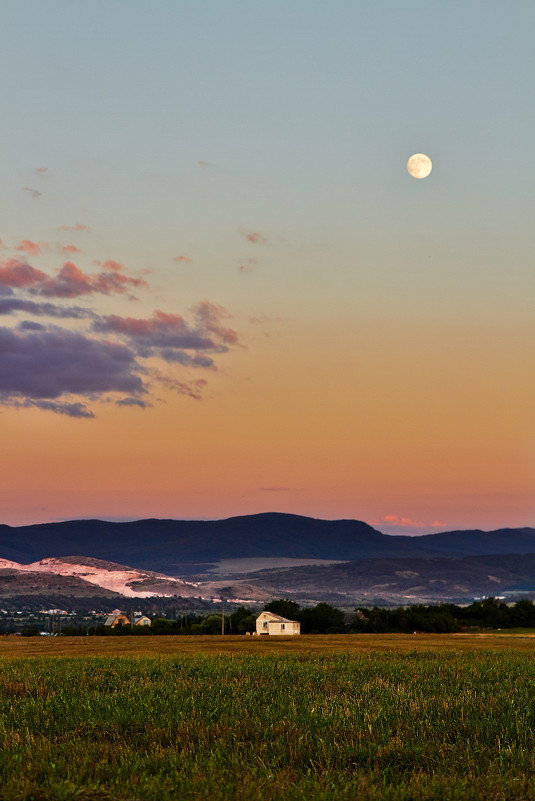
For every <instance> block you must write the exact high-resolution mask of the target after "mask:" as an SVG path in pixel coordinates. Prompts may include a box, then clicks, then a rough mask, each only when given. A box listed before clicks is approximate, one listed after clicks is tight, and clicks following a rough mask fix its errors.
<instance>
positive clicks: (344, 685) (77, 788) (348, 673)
mask: <svg viewBox="0 0 535 801" xmlns="http://www.w3.org/2000/svg"><path fill="white" fill-rule="evenodd" d="M133 639H134V638H133ZM160 639H165V638H160ZM531 642H533V641H531ZM534 687H535V661H534V659H533V656H532V649H531V648H530V650H528V651H518V650H511V649H502V650H499V651H498V650H493V651H487V650H479V651H451V650H446V651H444V650H434V651H431V650H401V651H397V652H394V651H375V650H368V651H361V652H360V653H359V652H355V653H345V654H344V653H338V654H336V653H335V654H333V653H330V654H322V653H317V654H313V653H298V652H296V653H286V654H283V655H277V654H269V653H265V654H264V655H261V654H259V653H256V654H240V653H235V654H214V655H206V654H177V655H152V656H127V655H125V656H119V657H117V656H84V657H64V656H57V657H56V658H53V659H51V658H49V657H33V658H20V657H14V658H13V657H12V658H9V659H3V660H1V661H0V748H1V752H2V757H1V759H0V798H2V799H9V800H12V799H34V800H35V801H39V800H40V799H58V800H59V799H65V800H67V799H77V801H89V799H101V800H102V801H104V799H125V801H126V800H127V799H128V801H134V800H135V799H140V800H141V799H151V801H152V799H154V801H156V799H158V801H159V800H160V799H161V800H162V801H167V800H169V801H170V799H173V800H175V799H181V800H182V799H184V800H185V801H186V800H187V799H214V801H221V800H222V799H238V800H242V799H243V801H246V800H247V801H248V800H249V799H250V800H251V801H252V800H253V799H281V800H282V799H285V800H286V799H290V800H291V799H307V801H319V800H320V799H321V800H322V801H327V799H329V800H330V799H351V800H353V799H389V800H390V801H394V799H395V801H409V800H410V801H413V800H415V799H466V798H471V799H488V801H494V800H496V801H497V800H498V799H503V800H504V801H505V800H506V799H507V800H509V799H511V801H516V800H518V801H520V800H521V799H522V800H523V799H528V798H533V797H535V752H534V736H533V730H534V729H535V702H534V699H533V695H534V694H533V688H534Z"/></svg>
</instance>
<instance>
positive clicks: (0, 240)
mask: <svg viewBox="0 0 535 801" xmlns="http://www.w3.org/2000/svg"><path fill="white" fill-rule="evenodd" d="M0 248H5V245H4V243H3V242H2V239H0Z"/></svg>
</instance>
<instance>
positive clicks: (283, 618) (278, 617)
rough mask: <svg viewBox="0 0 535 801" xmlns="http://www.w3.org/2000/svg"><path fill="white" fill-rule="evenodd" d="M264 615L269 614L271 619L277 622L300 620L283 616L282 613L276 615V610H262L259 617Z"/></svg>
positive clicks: (295, 621)
mask: <svg viewBox="0 0 535 801" xmlns="http://www.w3.org/2000/svg"><path fill="white" fill-rule="evenodd" d="M262 615H266V616H269V619H270V620H274V621H276V622H277V623H297V622H298V621H297V620H290V619H289V618H287V617H282V615H276V614H275V613H274V612H261V614H260V615H259V617H261V616H262Z"/></svg>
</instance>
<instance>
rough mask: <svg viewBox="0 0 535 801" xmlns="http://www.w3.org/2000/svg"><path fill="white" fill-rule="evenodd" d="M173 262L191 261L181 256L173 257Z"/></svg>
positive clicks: (187, 257)
mask: <svg viewBox="0 0 535 801" xmlns="http://www.w3.org/2000/svg"><path fill="white" fill-rule="evenodd" d="M173 261H176V262H179V261H191V259H190V258H189V256H184V255H182V256H175V258H174V259H173Z"/></svg>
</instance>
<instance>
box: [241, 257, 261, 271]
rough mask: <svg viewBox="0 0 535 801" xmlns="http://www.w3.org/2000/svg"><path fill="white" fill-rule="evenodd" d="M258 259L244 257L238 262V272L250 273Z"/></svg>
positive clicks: (256, 264)
mask: <svg viewBox="0 0 535 801" xmlns="http://www.w3.org/2000/svg"><path fill="white" fill-rule="evenodd" d="M259 263H260V262H259V261H258V259H246V260H245V261H244V262H242V264H240V272H241V273H250V272H252V271H253V270H254V269H255V267H258V265H259Z"/></svg>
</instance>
